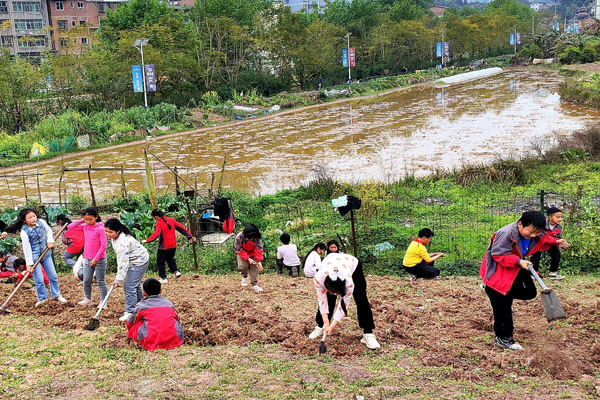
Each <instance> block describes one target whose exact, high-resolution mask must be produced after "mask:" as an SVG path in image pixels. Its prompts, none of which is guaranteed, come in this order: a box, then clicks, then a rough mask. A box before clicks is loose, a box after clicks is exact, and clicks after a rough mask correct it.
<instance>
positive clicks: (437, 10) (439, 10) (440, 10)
mask: <svg viewBox="0 0 600 400" xmlns="http://www.w3.org/2000/svg"><path fill="white" fill-rule="evenodd" d="M447 9H448V7H445V6H431V7H429V11H431V12H432V13H433V14H434V15H435V16H436V17H441V16H443V15H444V13H445V12H446V10H447Z"/></svg>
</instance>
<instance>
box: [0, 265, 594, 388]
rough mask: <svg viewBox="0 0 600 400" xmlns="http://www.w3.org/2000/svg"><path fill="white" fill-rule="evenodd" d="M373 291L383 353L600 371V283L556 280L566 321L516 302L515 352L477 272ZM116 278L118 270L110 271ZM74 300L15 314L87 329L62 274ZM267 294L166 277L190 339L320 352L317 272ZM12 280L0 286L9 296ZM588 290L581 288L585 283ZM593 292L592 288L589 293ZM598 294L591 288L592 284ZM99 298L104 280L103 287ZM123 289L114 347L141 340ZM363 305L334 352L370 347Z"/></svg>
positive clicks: (265, 281) (24, 296) (473, 367)
mask: <svg viewBox="0 0 600 400" xmlns="http://www.w3.org/2000/svg"><path fill="white" fill-rule="evenodd" d="M367 281H368V285H369V288H368V292H369V298H370V300H371V304H372V307H373V313H374V316H375V323H376V325H377V328H376V330H375V333H376V335H377V339H378V340H379V342H380V343H381V345H382V348H381V350H380V351H379V353H380V354H386V353H393V352H395V351H398V350H399V349H407V348H409V349H417V350H421V351H422V352H421V354H422V355H423V356H422V363H423V364H424V365H425V366H435V367H439V366H452V373H451V374H452V376H453V377H455V378H459V379H463V380H468V381H471V382H473V383H477V382H478V380H480V379H481V374H480V373H478V372H481V371H485V373H486V375H487V376H490V377H495V376H497V377H498V378H501V377H504V376H509V375H510V374H518V375H519V376H523V375H529V376H548V378H550V379H559V380H560V379H574V380H577V379H580V378H581V377H582V376H588V377H589V376H594V374H598V373H599V372H600V343H599V339H600V301H599V300H598V296H597V294H598V293H600V283H599V282H595V283H588V284H587V286H586V287H582V288H577V287H574V288H573V287H572V288H569V289H568V290H567V289H561V287H560V283H557V284H556V285H555V289H556V291H557V293H558V296H559V297H560V298H561V300H562V304H563V306H564V308H565V311H566V313H567V315H568V319H567V320H564V321H555V322H552V323H548V322H546V320H545V318H544V317H543V309H542V306H541V304H540V300H539V296H538V298H536V299H535V300H532V301H529V302H521V301H516V302H515V305H514V307H513V308H514V316H515V328H516V331H515V338H516V339H517V340H518V341H519V342H520V343H521V344H523V346H524V347H525V350H523V351H520V352H505V351H502V350H500V349H498V348H496V347H494V345H493V324H492V318H491V308H490V306H489V302H488V301H487V298H485V297H484V296H483V295H482V293H481V292H480V291H479V289H478V286H477V285H478V280H477V279H475V278H444V279H439V280H433V281H422V280H419V281H417V282H413V283H411V282H409V281H408V280H407V279H406V278H396V277H379V276H368V277H367ZM109 282H112V277H111V279H109ZM60 283H61V290H62V294H63V295H64V296H65V297H66V298H67V299H68V300H69V302H68V304H66V305H64V306H63V305H59V304H58V303H56V302H54V301H51V300H49V301H48V302H47V303H46V304H44V305H43V306H41V307H39V308H34V307H33V305H34V303H35V301H36V299H35V293H34V292H31V291H28V290H24V291H22V292H20V293H19V294H18V295H17V296H16V297H15V298H14V299H13V301H12V302H11V304H10V307H9V308H10V309H11V311H12V312H13V313H22V314H28V315H34V316H35V317H36V318H37V319H38V320H39V321H40V323H41V324H42V325H46V326H56V327H60V328H62V329H67V330H82V329H84V327H85V326H86V325H87V323H88V321H89V320H90V318H91V317H92V315H93V314H94V312H95V308H84V307H81V306H77V305H76V303H77V301H79V300H80V299H81V298H82V286H80V285H78V284H77V283H76V282H75V281H74V280H73V279H72V277H70V276H63V277H61V278H60ZM259 283H260V284H261V285H262V286H263V288H264V289H265V291H264V292H263V293H260V294H256V293H254V292H252V291H251V290H250V289H249V288H241V287H240V281H239V276H238V275H227V276H198V275H186V276H183V277H182V278H180V279H178V280H174V279H173V280H170V281H169V283H168V284H165V285H163V295H164V296H165V297H167V298H168V299H170V300H171V301H172V302H173V303H174V304H175V307H176V308H177V311H178V312H179V314H180V317H181V320H182V323H183V326H184V329H185V336H186V339H185V340H186V342H187V343H188V344H192V345H198V346H212V345H218V344H233V345H241V346H244V345H246V344H249V343H251V342H253V343H258V344H263V343H278V344H279V345H280V346H282V348H283V350H285V351H288V352H289V353H291V355H292V356H293V355H297V356H300V355H315V354H317V353H318V345H319V342H318V341H316V340H315V341H311V340H309V339H308V337H307V336H308V333H310V331H311V330H312V329H313V327H314V315H315V312H316V309H317V308H316V296H315V293H314V289H313V287H312V281H311V280H309V279H306V278H297V279H292V278H289V277H279V276H275V275H265V276H261V277H260V282H259ZM11 289H12V285H6V284H3V285H1V286H0V296H2V298H3V299H4V298H5V297H6V296H7V295H8V293H9V292H10V290H11ZM580 290H581V291H580ZM584 291H585V293H587V297H586V295H584V294H583V293H584ZM590 292H591V293H595V294H596V296H589V293H590ZM93 293H94V294H93V296H94V299H95V300H96V301H97V299H98V290H97V287H94V289H93ZM123 306H124V302H123V292H122V289H121V288H119V289H117V290H115V292H113V295H112V297H111V298H110V300H109V308H108V309H107V310H105V311H104V312H103V315H102V316H101V317H100V321H101V325H102V326H123V328H122V334H116V335H115V336H114V338H113V340H111V341H109V342H108V343H105V344H104V346H116V347H124V346H131V344H129V343H128V342H127V339H126V337H125V327H124V324H121V323H119V321H118V317H119V316H120V315H121V314H122V313H123ZM355 316H356V313H355V308H354V304H352V305H351V306H350V309H349V318H348V319H346V320H344V321H342V325H341V327H339V329H337V330H336V331H335V332H334V335H332V336H331V337H330V338H328V354H329V355H330V356H332V357H334V358H336V359H342V360H344V359H345V360H352V359H354V358H358V357H359V356H360V355H362V354H363V353H364V352H365V346H364V345H363V344H361V343H360V342H359V340H360V338H361V334H362V333H361V331H360V330H359V328H358V326H357V323H356V318H355Z"/></svg>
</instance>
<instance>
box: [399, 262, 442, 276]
mask: <svg viewBox="0 0 600 400" xmlns="http://www.w3.org/2000/svg"><path fill="white" fill-rule="evenodd" d="M433 263H434V262H433V261H432V262H430V263H426V262H425V261H421V262H420V263H418V264H417V265H415V266H414V267H407V266H404V270H405V271H406V272H408V273H409V274H413V275H414V276H416V277H417V278H425V279H431V278H435V277H436V276H438V275H439V274H440V270H439V269H437V268H436V267H434V266H433Z"/></svg>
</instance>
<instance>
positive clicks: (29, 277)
mask: <svg viewBox="0 0 600 400" xmlns="http://www.w3.org/2000/svg"><path fill="white" fill-rule="evenodd" d="M36 268H41V269H42V275H43V276H44V285H48V284H49V283H50V280H49V279H48V275H46V271H45V270H44V267H42V266H41V265H38V266H37V267H36ZM24 276H25V271H17V283H19V282H21V281H22V280H23V277H24ZM27 279H33V274H29V276H28V277H27Z"/></svg>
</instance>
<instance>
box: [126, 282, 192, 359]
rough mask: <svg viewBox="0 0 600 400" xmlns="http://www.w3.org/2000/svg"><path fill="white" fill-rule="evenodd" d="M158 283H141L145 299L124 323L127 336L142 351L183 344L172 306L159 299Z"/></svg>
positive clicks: (177, 319)
mask: <svg viewBox="0 0 600 400" xmlns="http://www.w3.org/2000/svg"><path fill="white" fill-rule="evenodd" d="M160 286H161V285H160V282H159V281H157V280H156V279H154V278H150V279H146V280H145V281H144V296H146V298H145V299H144V300H142V301H140V302H139V303H137V305H136V306H135V309H134V310H133V312H132V313H131V314H130V315H129V318H128V319H127V336H128V337H129V338H131V339H133V340H134V341H135V342H136V343H138V344H139V345H140V346H142V347H143V348H144V349H146V350H149V351H154V350H156V349H173V348H175V347H177V346H181V345H182V343H183V328H182V327H181V324H180V323H179V316H178V315H177V312H175V307H173V303H171V302H170V301H169V300H167V299H165V298H164V297H162V296H161V295H160V292H161V287H160Z"/></svg>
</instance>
